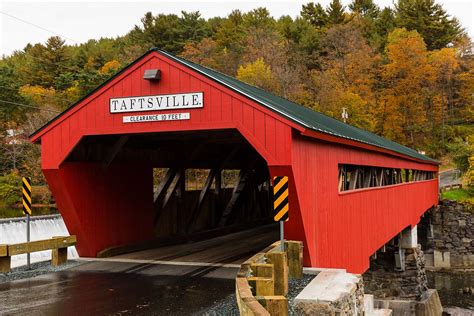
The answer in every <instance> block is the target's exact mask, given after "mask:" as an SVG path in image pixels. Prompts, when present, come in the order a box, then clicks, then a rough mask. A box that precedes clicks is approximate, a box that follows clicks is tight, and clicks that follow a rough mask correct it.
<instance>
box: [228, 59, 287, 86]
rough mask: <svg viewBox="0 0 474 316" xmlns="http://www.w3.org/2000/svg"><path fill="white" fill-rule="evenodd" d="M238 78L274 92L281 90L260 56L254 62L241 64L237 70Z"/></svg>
mask: <svg viewBox="0 0 474 316" xmlns="http://www.w3.org/2000/svg"><path fill="white" fill-rule="evenodd" d="M237 79H239V80H242V81H244V82H246V83H248V84H251V85H253V86H256V87H259V88H262V89H265V90H268V91H271V92H273V93H278V92H279V85H278V81H277V80H276V78H275V75H274V74H273V72H272V69H271V68H270V66H268V65H267V64H265V62H264V60H263V58H258V59H257V60H256V61H254V62H253V63H248V64H246V65H244V66H240V67H239V69H238V70H237Z"/></svg>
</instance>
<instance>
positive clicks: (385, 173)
mask: <svg viewBox="0 0 474 316" xmlns="http://www.w3.org/2000/svg"><path fill="white" fill-rule="evenodd" d="M435 177H436V172H433V171H425V170H412V169H398V168H384V167H373V166H361V165H349V164H340V165H339V175H338V180H339V191H340V192H343V191H349V190H357V189H364V188H375V187H381V186H388V185H396V184H401V183H408V182H414V181H425V180H431V179H434V178H435Z"/></svg>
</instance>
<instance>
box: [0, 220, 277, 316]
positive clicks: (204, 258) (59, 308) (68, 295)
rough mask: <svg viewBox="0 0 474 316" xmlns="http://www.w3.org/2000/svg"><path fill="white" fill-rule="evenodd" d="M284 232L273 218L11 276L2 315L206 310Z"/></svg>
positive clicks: (1, 290) (3, 291) (0, 300)
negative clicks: (212, 235) (171, 243)
mask: <svg viewBox="0 0 474 316" xmlns="http://www.w3.org/2000/svg"><path fill="white" fill-rule="evenodd" d="M277 239H278V230H277V227H276V226H273V225H272V226H266V227H263V228H259V229H253V230H248V231H245V232H239V233H235V234H231V235H227V236H223V237H218V238H214V239H211V240H207V241H202V242H196V243H192V244H186V245H178V246H170V247H163V248H157V249H151V250H146V251H141V252H136V253H133V254H129V255H121V256H117V257H113V258H109V259H93V261H90V262H87V263H85V264H83V265H80V266H77V267H75V268H72V269H70V270H67V271H62V272H57V273H50V274H45V275H42V276H38V277H35V278H31V279H25V280H18V281H13V282H8V283H3V284H0V314H1V315H17V314H18V315H111V314H112V315H122V314H132V315H193V314H197V315H199V314H204V313H205V312H206V310H207V309H208V308H209V307H210V306H212V305H214V304H215V303H216V302H217V301H219V300H222V299H225V298H226V297H227V296H229V295H230V294H231V293H233V292H234V289H235V287H234V278H235V274H236V272H237V269H238V266H239V264H240V263H241V262H243V261H245V259H247V258H248V257H250V256H251V255H252V254H254V253H256V252H258V251H260V250H262V249H263V248H265V247H266V246H268V245H269V244H271V243H272V242H273V241H275V240H277ZM225 314H226V313H225V311H223V315H225Z"/></svg>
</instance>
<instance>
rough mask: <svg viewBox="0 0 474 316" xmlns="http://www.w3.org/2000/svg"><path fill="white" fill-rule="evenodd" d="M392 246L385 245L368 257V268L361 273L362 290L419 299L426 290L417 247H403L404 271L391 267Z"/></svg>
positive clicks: (422, 263) (385, 296) (423, 263)
mask: <svg viewBox="0 0 474 316" xmlns="http://www.w3.org/2000/svg"><path fill="white" fill-rule="evenodd" d="M395 252H398V249H397V248H396V247H394V246H387V247H386V251H385V253H383V252H379V253H378V254H377V258H376V259H372V260H371V266H370V269H369V270H368V271H367V272H365V273H364V275H363V277H364V285H365V293H368V294H373V295H374V297H375V298H387V299H410V300H420V299H423V298H424V297H425V295H426V293H427V291H428V285H427V283H428V281H427V279H426V272H425V258H424V255H423V251H422V250H421V247H420V246H418V247H417V248H408V249H405V271H395V269H394V267H395Z"/></svg>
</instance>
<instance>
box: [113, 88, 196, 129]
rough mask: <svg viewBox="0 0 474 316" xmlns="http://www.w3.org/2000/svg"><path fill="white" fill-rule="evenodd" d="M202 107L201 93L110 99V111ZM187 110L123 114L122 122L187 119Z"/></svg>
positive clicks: (188, 115) (123, 111)
mask: <svg viewBox="0 0 474 316" xmlns="http://www.w3.org/2000/svg"><path fill="white" fill-rule="evenodd" d="M202 107H204V101H203V93H202V92H192V93H180V94H162V95H149V96H140V97H127V98H113V99H110V113H128V112H145V111H162V110H185V109H195V108H202ZM190 118H191V115H190V113H189V112H181V113H176V112H173V113H166V114H150V115H131V116H124V117H123V122H124V123H141V122H155V121H176V120H189V119H190Z"/></svg>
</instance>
